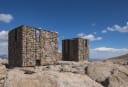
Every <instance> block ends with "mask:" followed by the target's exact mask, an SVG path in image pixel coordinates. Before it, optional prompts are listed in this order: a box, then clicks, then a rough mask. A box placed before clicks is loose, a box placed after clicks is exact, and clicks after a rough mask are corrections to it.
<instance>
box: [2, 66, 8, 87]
mask: <svg viewBox="0 0 128 87" xmlns="http://www.w3.org/2000/svg"><path fill="white" fill-rule="evenodd" d="M6 73H7V71H6V67H5V66H4V65H1V64H0V87H4V82H5V78H6Z"/></svg>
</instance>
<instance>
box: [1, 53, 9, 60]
mask: <svg viewBox="0 0 128 87" xmlns="http://www.w3.org/2000/svg"><path fill="white" fill-rule="evenodd" d="M0 58H2V59H4V58H8V56H7V55H4V54H3V55H0Z"/></svg>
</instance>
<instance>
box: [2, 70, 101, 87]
mask: <svg viewBox="0 0 128 87" xmlns="http://www.w3.org/2000/svg"><path fill="white" fill-rule="evenodd" d="M4 87H103V86H101V85H100V84H98V83H96V82H95V81H93V80H91V79H90V78H89V77H88V76H86V75H80V74H73V73H69V72H63V73H62V72H61V73H60V72H55V71H43V72H38V73H33V74H24V72H23V71H19V70H11V71H9V72H8V78H7V80H6V83H5V86H4Z"/></svg>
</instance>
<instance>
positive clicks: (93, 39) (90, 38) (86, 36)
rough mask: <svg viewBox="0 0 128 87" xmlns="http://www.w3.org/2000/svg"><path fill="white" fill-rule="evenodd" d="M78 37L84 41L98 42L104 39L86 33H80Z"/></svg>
mask: <svg viewBox="0 0 128 87" xmlns="http://www.w3.org/2000/svg"><path fill="white" fill-rule="evenodd" d="M77 36H78V37H80V38H83V39H89V40H90V41H96V40H101V39H102V37H96V36H95V35H93V34H88V35H86V34H84V33H79V34H77Z"/></svg>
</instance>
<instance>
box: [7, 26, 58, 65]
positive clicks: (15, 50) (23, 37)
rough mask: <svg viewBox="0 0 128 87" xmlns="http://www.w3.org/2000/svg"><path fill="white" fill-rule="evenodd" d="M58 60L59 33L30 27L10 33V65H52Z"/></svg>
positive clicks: (23, 27)
mask: <svg viewBox="0 0 128 87" xmlns="http://www.w3.org/2000/svg"><path fill="white" fill-rule="evenodd" d="M37 31H38V34H39V35H37V33H36V32H37ZM16 32H17V33H16ZM16 34H17V38H18V39H17V41H15V35H16ZM58 59H59V58H58V34H57V33H55V32H50V31H46V30H39V29H35V28H32V27H28V26H21V27H18V28H17V29H14V30H12V31H10V32H9V61H10V62H9V63H10V65H12V66H35V65H43V64H48V63H52V62H55V61H57V60H58ZM37 62H38V64H37Z"/></svg>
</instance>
